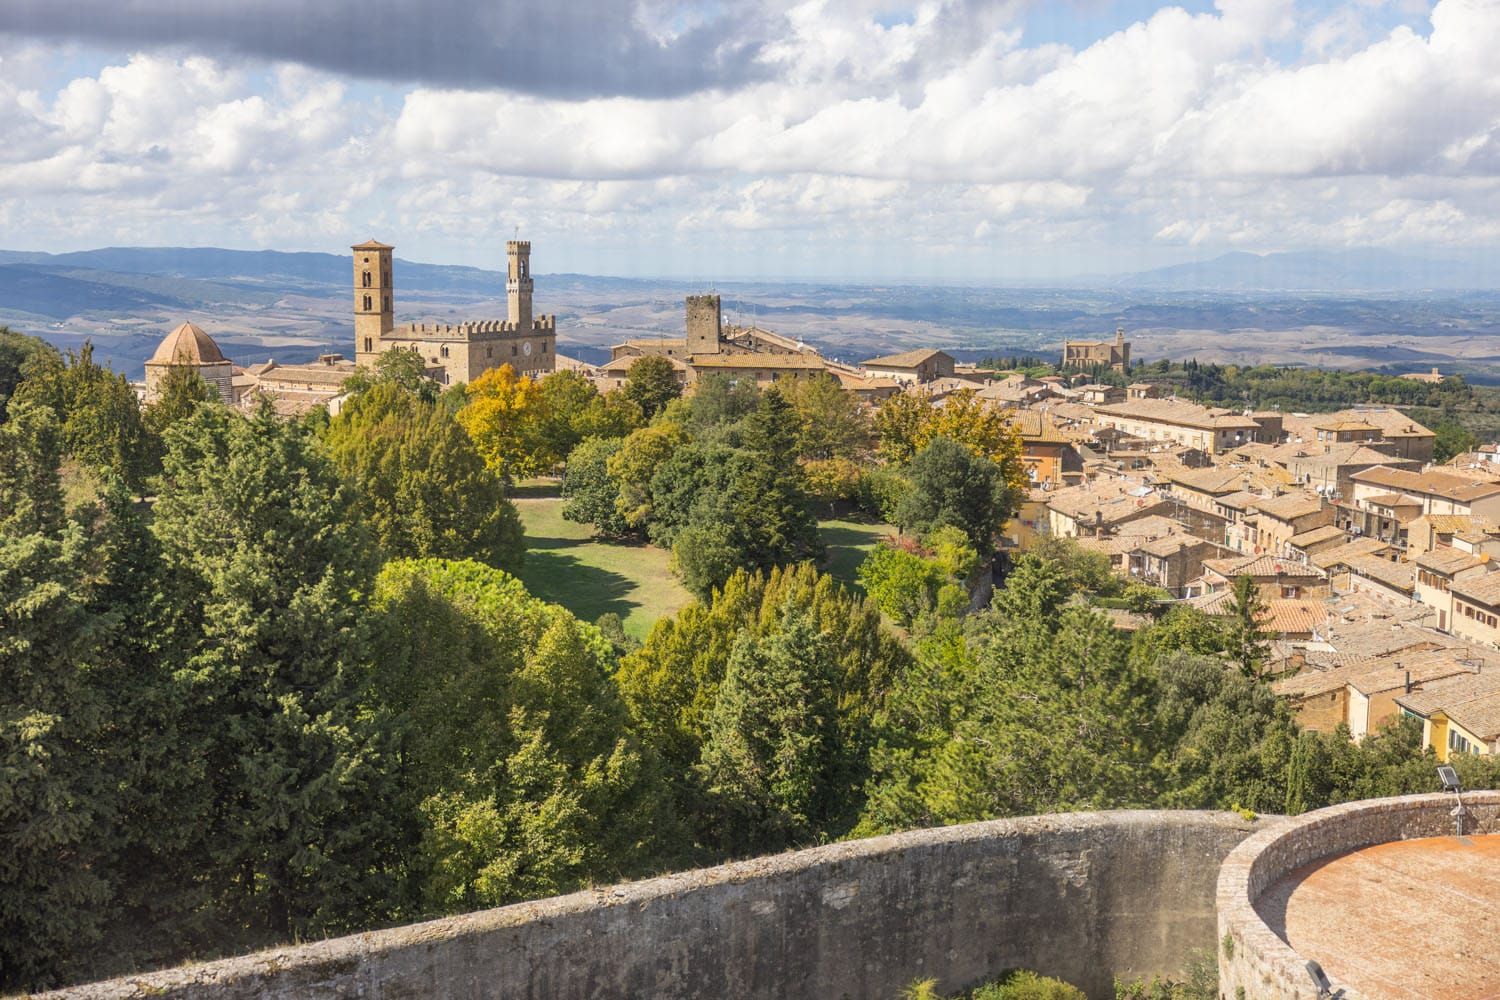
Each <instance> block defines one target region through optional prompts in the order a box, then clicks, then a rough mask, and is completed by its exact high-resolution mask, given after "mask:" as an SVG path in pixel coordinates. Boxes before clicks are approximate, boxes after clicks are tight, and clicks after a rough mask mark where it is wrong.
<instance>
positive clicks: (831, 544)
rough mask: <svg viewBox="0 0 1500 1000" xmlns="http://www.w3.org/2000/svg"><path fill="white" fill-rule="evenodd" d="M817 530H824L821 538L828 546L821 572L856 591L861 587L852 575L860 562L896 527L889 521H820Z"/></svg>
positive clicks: (891, 533) (893, 531)
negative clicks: (880, 522) (875, 522)
mask: <svg viewBox="0 0 1500 1000" xmlns="http://www.w3.org/2000/svg"><path fill="white" fill-rule="evenodd" d="M818 530H820V531H821V532H822V533H823V541H824V543H825V544H826V545H827V546H828V559H827V561H826V562H824V563H823V572H825V573H827V574H828V575H829V576H831V577H833V578H834V579H836V580H838V581H839V582H840V583H843V584H846V585H848V586H850V587H853V588H854V589H856V590H863V588H862V587H860V585H859V581H858V580H856V579H855V578H854V573H855V571H856V570H858V569H859V564H860V563H862V562H864V558H865V556H866V555H867V554H868V553H869V551H870V550H871V549H873V548H874V547H875V546H876V544H877V543H878V542H879V541H880V540H881V539H882V538H887V537H889V536H890V535H893V534H895V529H894V528H892V527H891V526H890V525H889V524H869V523H865V522H860V521H819V522H818Z"/></svg>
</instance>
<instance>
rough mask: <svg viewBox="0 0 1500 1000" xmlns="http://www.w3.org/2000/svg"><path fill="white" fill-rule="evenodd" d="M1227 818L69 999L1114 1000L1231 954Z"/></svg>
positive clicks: (454, 934)
mask: <svg viewBox="0 0 1500 1000" xmlns="http://www.w3.org/2000/svg"><path fill="white" fill-rule="evenodd" d="M1255 826H1256V825H1255V824H1252V823H1247V822H1245V821H1244V820H1241V819H1240V818H1238V817H1236V816H1234V815H1232V814H1227V813H1204V812H1112V813H1076V814H1062V815H1054V816H1040V817H1030V818H1026V819H1018V820H999V821H995V822H990V823H975V824H970V825H967V826H957V827H948V828H945V829H939V830H923V831H917V832H913V833H904V834H898V835H895V836H890V837H878V838H874V839H871V840H863V841H852V842H847V843H840V844H832V845H828V846H826V847H818V848H814V849H812V850H807V851H799V852H796V853H791V854H784V855H778V856H774V857H767V858H759V859H756V860H753V861H746V862H739V863H735V864H730V865H724V866H722V867H718V868H709V869H704V870H700V871H694V872H686V873H682V874H677V875H668V876H665V877H662V878H656V879H650V880H648V881H643V882H634V883H627V884H623V885H618V886H613V887H610V888H604V889H598V890H591V891H587V892H580V893H574V894H573V895H570V896H561V897H557V898H554V899H547V900H540V901H537V902H533V903H521V904H517V905H514V906H506V907H501V908H499V909H494V910H487V911H483V912H479V913H471V914H466V915H464V916H460V917H452V918H448V919H444V920H435V921H431V922H428V923H422V924H414V925H411V926H407V927H398V928H393V929H390V930H383V931H374V932H370V933H366V934H358V935H353V936H350V937H344V938H337V939H334V940H329V941H323V942H319V943H316V944H308V945H302V946H298V947H287V948H279V949H275V950H272V951H266V952H261V953H258V954H254V955H247V956H244V957H240V958H233V959H227V960H224V961H219V962H212V963H208V964H203V965H197V966H187V967H184V968H180V969H174V970H169V971H165V972H158V973H153V974H150V975H141V976H135V977H127V978H124V979H117V980H113V981H110V982H105V983H98V984H94V985H90V986H82V987H75V988H72V989H68V990H64V991H59V992H57V993H54V994H49V996H51V997H55V998H61V997H70V998H74V1000H105V998H110V1000H115V998H122V997H147V996H150V997H169V998H186V997H212V998H221V1000H240V998H250V997H266V998H287V1000H290V998H293V997H296V998H331V997H355V996H357V997H361V998H366V1000H396V998H403V1000H404V998H417V997H421V998H437V1000H447V998H455V1000H456V998H507V1000H509V998H538V1000H540V998H554V997H568V998H575V997H576V998H589V997H592V998H616V997H618V998H626V997H632V998H633V997H650V998H672V997H725V998H729V997H767V998H771V997H775V998H788V1000H795V998H808V1000H837V998H840V997H848V998H861V1000H863V998H872V1000H886V998H893V997H895V996H896V995H897V993H898V991H899V990H900V989H901V988H902V987H903V986H905V985H907V984H909V983H910V982H912V981H913V980H915V979H918V978H924V977H935V978H937V979H938V980H939V982H940V986H941V988H942V989H944V990H950V991H951V990H957V989H960V988H964V987H967V986H971V985H974V984H976V983H978V982H982V981H984V980H986V979H989V978H993V977H995V976H997V975H999V974H1000V973H1002V972H1004V971H1005V970H1007V969H1011V968H1017V967H1024V968H1031V969H1035V970H1037V971H1039V972H1042V973H1046V974H1048V975H1054V976H1060V977H1062V978H1064V979H1067V980H1069V981H1070V982H1073V983H1075V984H1077V985H1079V986H1082V987H1083V988H1085V989H1086V990H1087V991H1088V992H1089V994H1090V995H1091V996H1094V997H1101V998H1105V997H1113V995H1114V994H1113V988H1112V978H1113V977H1114V976H1115V975H1117V974H1118V975H1121V976H1128V977H1134V976H1137V975H1152V974H1169V973H1176V972H1179V971H1181V969H1182V968H1183V966H1184V965H1185V963H1186V962H1187V960H1188V959H1189V957H1190V955H1191V952H1192V951H1193V950H1194V949H1198V948H1210V947H1213V945H1214V927H1215V922H1214V887H1215V876H1216V873H1217V872H1218V869H1219V865H1220V862H1221V861H1222V860H1223V859H1224V857H1225V856H1226V855H1228V854H1229V852H1230V851H1231V850H1232V849H1233V848H1234V846H1235V845H1236V844H1238V843H1239V842H1240V841H1241V840H1243V839H1244V838H1245V837H1246V836H1247V835H1248V834H1250V833H1251V832H1252V831H1253V830H1254V829H1255Z"/></svg>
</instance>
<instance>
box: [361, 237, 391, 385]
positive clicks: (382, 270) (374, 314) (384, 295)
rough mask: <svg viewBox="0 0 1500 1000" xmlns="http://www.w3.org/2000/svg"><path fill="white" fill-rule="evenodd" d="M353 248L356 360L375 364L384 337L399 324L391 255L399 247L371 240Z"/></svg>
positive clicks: (364, 363)
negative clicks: (394, 306) (392, 283)
mask: <svg viewBox="0 0 1500 1000" xmlns="http://www.w3.org/2000/svg"><path fill="white" fill-rule="evenodd" d="M351 249H352V250H353V251H354V360H355V361H356V362H358V363H359V364H362V365H372V364H374V363H375V358H376V357H377V356H379V354H380V352H381V350H382V349H383V347H382V345H381V342H380V341H381V339H382V338H383V337H386V336H388V335H389V334H390V332H391V330H392V329H393V328H394V327H395V315H396V313H395V310H394V308H393V305H394V295H395V291H394V290H393V288H392V286H391V254H392V253H393V252H394V251H395V249H396V248H395V247H393V246H390V245H389V244H386V243H380V242H378V241H376V240H367V241H365V242H364V243H357V244H355V245H354V246H353V247H351Z"/></svg>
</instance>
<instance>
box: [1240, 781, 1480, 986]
mask: <svg viewBox="0 0 1500 1000" xmlns="http://www.w3.org/2000/svg"><path fill="white" fill-rule="evenodd" d="M1463 800H1464V806H1465V808H1466V809H1467V811H1468V818H1467V819H1466V820H1465V823H1464V832H1465V833H1466V834H1468V833H1475V834H1478V833H1495V832H1500V792H1465V793H1464V796H1463ZM1453 803H1454V799H1453V796H1452V795H1446V794H1436V795H1409V796H1406V797H1404V798H1395V799H1370V800H1366V801H1361V802H1348V803H1345V804H1344V805H1338V806H1330V807H1329V808H1327V809H1318V810H1315V811H1313V812H1309V813H1304V814H1303V815H1301V816H1298V817H1296V818H1294V819H1289V820H1285V821H1282V822H1280V823H1277V824H1275V825H1272V826H1269V827H1267V828H1266V829H1264V830H1261V831H1259V832H1258V833H1256V834H1254V835H1253V836H1251V837H1249V838H1247V839H1246V840H1245V841H1244V842H1243V843H1242V844H1240V846H1239V847H1237V848H1235V850H1234V852H1233V853H1232V854H1230V855H1229V857H1228V858H1227V859H1226V860H1225V862H1224V867H1223V868H1222V869H1221V870H1220V872H1219V886H1218V909H1219V994H1220V996H1221V997H1223V998H1224V1000H1263V998H1266V1000H1269V998H1277V1000H1282V998H1284V1000H1318V991H1317V990H1316V989H1315V988H1314V987H1313V983H1312V979H1311V977H1310V976H1309V975H1308V972H1307V968H1306V965H1307V959H1306V958H1305V957H1303V956H1300V955H1298V954H1297V953H1296V952H1295V951H1293V950H1292V948H1291V946H1290V945H1288V944H1287V943H1286V942H1285V941H1283V940H1282V939H1281V937H1280V936H1278V935H1277V934H1276V932H1275V931H1273V930H1272V929H1271V928H1270V927H1268V926H1266V923H1265V921H1264V920H1262V919H1261V917H1260V915H1259V914H1258V913H1256V912H1255V901H1256V900H1257V899H1258V898H1260V895H1261V893H1263V892H1264V891H1265V890H1266V888H1267V887H1268V886H1270V885H1271V884H1272V883H1274V882H1276V881H1277V880H1278V879H1280V878H1281V877H1283V876H1284V875H1286V874H1287V873H1289V872H1292V871H1295V870H1296V869H1298V868H1301V867H1302V866H1303V865H1307V864H1311V863H1312V862H1314V861H1317V860H1318V859H1319V858H1327V857H1332V856H1334V855H1338V854H1344V853H1346V852H1348V851H1352V850H1357V849H1358V848H1361V847H1369V846H1370V845H1371V844H1383V843H1387V842H1389V841H1393V840H1410V839H1413V838H1416V837H1442V836H1447V835H1449V834H1451V833H1453V816H1452V815H1451V811H1452V809H1453ZM1335 985H1336V986H1337V985H1338V984H1335ZM1241 991H1243V992H1241ZM1341 996H1342V997H1343V1000H1359V996H1358V994H1356V993H1355V992H1354V991H1352V990H1349V989H1347V988H1346V989H1345V990H1344V992H1343V993H1342V994H1341Z"/></svg>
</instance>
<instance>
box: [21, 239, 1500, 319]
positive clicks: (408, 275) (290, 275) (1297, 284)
mask: <svg viewBox="0 0 1500 1000" xmlns="http://www.w3.org/2000/svg"><path fill="white" fill-rule="evenodd" d="M397 267H398V278H397V287H398V288H399V289H400V290H401V291H402V292H403V293H416V294H432V295H442V296H447V297H455V296H456V297H458V298H467V297H474V298H481V297H494V296H496V295H497V294H499V293H500V292H501V291H502V290H503V288H504V281H505V276H504V274H503V273H501V272H499V271H489V270H484V269H481V268H476V267H464V266H458V265H451V264H422V263H418V262H415V261H407V260H398V261H397ZM539 277H544V278H546V279H547V280H549V281H554V282H555V281H574V282H585V283H587V284H588V285H589V286H590V287H592V288H595V289H598V288H601V287H605V286H608V285H614V286H616V287H619V288H621V289H627V288H632V287H641V286H645V285H651V286H657V287H660V286H663V285H672V284H677V282H670V281H660V280H654V279H630V278H607V277H599V276H593V275H545V276H539ZM349 280H350V264H349V258H348V257H344V256H339V255H337V254H329V253H288V252H283V251H279V250H223V249H220V248H217V247H105V248H102V249H99V250H80V251H76V252H73V253H63V254H46V253H35V252H27V251H15V250H0V310H4V311H7V312H9V311H15V312H27V313H32V314H34V315H39V316H47V317H57V318H64V317H67V316H73V315H77V314H79V313H81V312H89V311H95V310H110V311H113V310H120V309H131V308H139V307H142V306H160V307H165V308H171V307H174V306H175V307H201V306H203V305H211V304H216V303H224V304H228V303H234V304H240V305H255V304H263V303H265V302H268V301H274V300H275V299H277V298H280V297H282V296H285V295H288V294H301V295H313V296H317V297H325V296H328V295H330V294H338V295H342V294H343V293H344V292H345V291H346V290H347V288H348V283H349ZM746 283H747V284H756V285H763V284H771V282H763V281H753V282H746ZM727 284H730V285H734V284H737V283H736V282H728V283H727ZM1052 284H1054V285H1056V286H1057V287H1079V288H1097V287H1101V286H1102V287H1111V288H1115V289H1121V290H1131V289H1136V290H1140V291H1151V292H1184V293H1194V292H1201V293H1207V292H1245V293H1261V294H1276V293H1280V292H1299V293H1306V292H1323V293H1346V292H1359V293H1366V294H1382V293H1400V294H1411V293H1421V292H1428V291H1441V292H1453V291H1462V290H1490V289H1500V259H1496V260H1494V261H1483V260H1472V259H1471V260H1440V259H1434V258H1428V257H1417V256H1411V255H1406V254H1399V253H1394V252H1392V251H1388V250H1376V249H1370V250H1347V251H1321V250H1319V251H1298V252H1292V253H1271V254H1252V253H1226V254H1223V255H1221V256H1218V257H1214V258H1211V259H1209V260H1204V261H1197V262H1194V263H1190V264H1176V265H1173V266H1170V267H1160V268H1155V269H1153V270H1148V271H1137V272H1130V273H1125V274H1114V275H1093V276H1085V277H1080V278H1078V279H1076V280H1073V281H1059V282H1054V283H1052ZM268 297H269V298H268Z"/></svg>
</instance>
